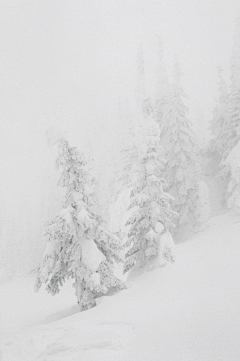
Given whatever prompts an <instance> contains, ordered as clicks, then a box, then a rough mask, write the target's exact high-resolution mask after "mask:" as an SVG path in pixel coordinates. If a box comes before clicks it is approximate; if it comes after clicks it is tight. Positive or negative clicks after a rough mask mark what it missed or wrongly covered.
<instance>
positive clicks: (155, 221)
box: [124, 119, 175, 272]
mask: <svg viewBox="0 0 240 361" xmlns="http://www.w3.org/2000/svg"><path fill="white" fill-rule="evenodd" d="M159 135H160V131H159V126H158V124H157V123H156V122H155V121H153V120H149V119H148V120H146V125H144V127H143V134H142V137H141V138H140V139H138V142H137V143H136V147H137V148H138V159H137V163H136V168H135V173H134V176H133V177H132V182H131V187H132V192H131V198H130V210H131V216H130V217H129V219H128V220H127V225H129V226H130V229H129V232H128V236H127V237H128V239H127V242H126V244H125V247H126V248H128V251H127V253H126V262H125V265H124V272H127V271H129V270H130V269H131V268H132V267H134V268H139V267H143V266H145V265H147V264H149V262H150V261H151V260H152V259H153V258H154V257H157V255H158V250H159V242H160V235H161V233H162V232H164V230H168V229H171V228H172V227H173V222H172V219H173V217H174V215H175V214H174V212H173V211H172V209H171V201H172V200H173V197H172V196H170V194H168V193H166V192H164V188H165V187H166V184H165V180H164V178H163V177H162V170H163V168H164V160H163V149H162V147H161V146H160V139H159ZM168 259H169V260H170V261H173V258H172V256H171V253H170V254H169V258H168Z"/></svg>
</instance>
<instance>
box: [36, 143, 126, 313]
mask: <svg viewBox="0 0 240 361" xmlns="http://www.w3.org/2000/svg"><path fill="white" fill-rule="evenodd" d="M56 166H57V168H60V169H61V176H60V179H59V186H61V187H64V188H65V189H66V193H65V197H64V200H63V210H62V211H61V213H60V214H59V215H58V216H57V217H55V218H54V219H52V220H50V221H49V222H48V223H47V224H46V229H45V237H46V240H47V247H46V250H45V253H44V255H43V259H42V261H41V263H40V264H39V266H38V269H37V279H36V285H35V290H36V291H38V289H39V288H40V287H41V285H42V284H43V283H45V284H46V290H47V291H48V292H50V293H52V294H53V295H54V294H56V293H58V292H59V290H60V286H62V284H63V282H64V281H65V279H66V278H69V277H70V278H73V279H74V280H75V284H74V286H75V289H76V296H77V300H78V303H79V305H80V310H84V309H87V308H90V307H93V306H94V305H95V298H96V297H97V295H98V294H99V293H106V292H107V291H108V289H109V288H111V287H117V288H119V289H120V288H123V284H122V282H121V281H120V280H118V279H117V278H116V277H115V276H114V275H113V260H115V261H117V262H119V261H121V259H120V257H119V255H118V253H119V250H120V244H119V240H118V238H117V237H115V236H114V235H112V234H111V233H109V232H108V231H107V230H106V229H104V228H103V227H102V226H101V219H100V217H99V216H98V215H97V214H96V212H95V211H94V208H96V203H95V199H94V189H95V185H96V181H95V178H94V177H93V176H91V175H90V174H89V173H88V171H87V169H86V162H85V159H84V155H83V154H81V153H80V152H78V150H77V148H75V147H70V146H69V144H68V142H67V141H66V140H65V139H60V140H59V141H58V157H57V160H56Z"/></svg>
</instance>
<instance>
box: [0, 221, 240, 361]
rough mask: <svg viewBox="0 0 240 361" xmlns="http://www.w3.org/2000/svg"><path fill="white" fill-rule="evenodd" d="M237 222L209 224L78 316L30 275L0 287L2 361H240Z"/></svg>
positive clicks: (68, 292)
mask: <svg viewBox="0 0 240 361" xmlns="http://www.w3.org/2000/svg"><path fill="white" fill-rule="evenodd" d="M239 233H240V219H239V217H235V218H233V217H231V216H230V215H228V214H224V215H221V216H219V217H215V218H212V219H211V220H210V221H209V223H208V224H207V227H206V230H205V231H204V232H201V233H198V234H196V235H195V236H194V237H193V238H192V239H191V240H190V241H188V242H185V243H183V244H179V245H177V246H176V253H177V254H176V263H175V264H173V265H168V266H167V267H164V268H159V269H155V270H153V271H151V272H146V273H144V274H142V275H140V276H139V277H136V278H135V279H132V280H131V281H130V282H128V283H127V286H128V288H127V289H126V290H123V291H121V292H119V293H112V294H111V295H107V296H104V297H102V298H100V299H98V301H97V307H95V308H93V309H90V310H89V311H86V312H81V313H78V312H77V306H76V300H75V296H74V290H73V289H72V288H71V284H70V283H69V284H66V285H65V286H64V287H63V289H62V290H61V292H60V294H58V295H56V296H54V297H50V296H49V295H48V294H46V293H45V292H44V290H41V292H40V293H39V294H35V293H34V292H33V283H34V280H33V278H32V277H27V278H19V279H15V280H14V281H12V282H9V283H5V284H4V285H2V286H1V287H0V292H1V295H0V312H1V314H0V317H1V322H0V336H1V348H0V349H1V353H0V359H1V361H20V360H22V361H34V360H36V361H37V360H38V361H44V360H45V361H63V360H64V361H70V360H71V361H79V360H84V361H88V360H89V361H92V360H94V361H95V360H97V361H98V360H99V361H102V360H104V361H108V360H109V361H110V360H111V361H112V360H114V361H118V360H119V361H120V360H121V361H127V360H129V361H130V360H138V361H143V360H151V361H160V360H162V361H193V360H194V361H217V360H218V361H228V360H229V361H230V360H231V361H239V360H240V344H239V339H240V312H239V299H240V287H239V271H240V242H239Z"/></svg>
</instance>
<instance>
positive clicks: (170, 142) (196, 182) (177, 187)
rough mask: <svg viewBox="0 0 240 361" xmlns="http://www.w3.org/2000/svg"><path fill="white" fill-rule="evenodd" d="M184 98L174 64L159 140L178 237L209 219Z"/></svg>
mask: <svg viewBox="0 0 240 361" xmlns="http://www.w3.org/2000/svg"><path fill="white" fill-rule="evenodd" d="M186 97H187V95H186V94H185V92H184V91H183V89H182V86H181V71H180V69H179V65H178V64H177V63H175V68H174V84H173V85H172V88H171V91H170V93H169V102H168V110H167V114H166V121H165V122H164V126H163V129H162V134H161V139H162V144H163V147H164V148H165V150H166V152H165V158H166V166H165V170H164V176H165V179H166V182H167V184H168V186H169V188H168V192H169V193H170V194H171V195H172V196H173V197H174V198H175V201H174V210H175V211H176V212H178V214H179V216H178V219H177V221H176V228H175V232H178V234H179V235H180V234H181V236H180V237H182V235H184V234H186V232H187V231H189V230H190V229H191V228H192V227H193V226H194V225H195V224H198V223H202V222H203V221H204V220H206V219H207V218H208V215H209V205H208V189H207V186H206V184H205V182H204V181H203V180H201V176H200V166H199V161H198V157H197V153H196V137H195V134H194V132H193V127H192V123H191V122H190V120H189V119H188V118H187V111H188V108H187V107H186V106H185V104H184V98H186Z"/></svg>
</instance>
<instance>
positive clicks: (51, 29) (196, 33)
mask: <svg viewBox="0 0 240 361" xmlns="http://www.w3.org/2000/svg"><path fill="white" fill-rule="evenodd" d="M237 5H238V2H237V1H236V0H214V1H213V0H211V1H209V0H201V1H199V0H198V1H196V0H181V1H179V0H108V1H107V0H102V1H90V0H88V1H86V0H72V1H67V0H64V1H63V0H1V1H0V33H1V36H0V49H1V56H0V89H1V110H0V116H1V117H0V121H1V132H0V149H1V154H5V155H4V157H8V158H10V160H11V162H15V163H18V167H19V168H20V165H19V164H20V163H21V162H22V161H23V159H25V160H24V161H25V163H26V164H27V165H26V164H25V169H26V167H28V168H29V169H31V167H33V165H34V164H38V165H39V164H41V163H44V161H45V157H46V156H47V154H48V152H49V149H47V148H46V145H45V140H44V138H45V135H44V132H45V130H46V129H47V128H48V127H50V126H59V127H62V128H65V129H67V131H68V134H69V137H70V140H71V143H72V144H73V143H74V144H76V143H77V144H78V143H79V142H80V140H81V141H83V143H85V145H88V143H89V142H91V143H92V147H93V148H94V154H95V157H96V158H97V162H101V160H100V158H101V151H102V149H103V148H106V147H107V148H108V149H109V150H111V149H112V148H111V147H112V146H113V145H114V143H115V140H116V137H117V136H118V126H119V124H118V122H119V119H118V104H119V99H120V100H121V101H123V103H124V102H125V101H126V98H128V102H129V104H130V108H132V109H134V107H135V104H134V90H135V86H136V58H137V48H138V45H139V43H140V42H141V41H143V43H144V50H145V53H146V54H147V56H148V58H149V59H150V60H151V56H152V59H153V62H154V52H155V49H154V39H155V38H154V36H155V34H158V35H159V36H160V37H161V39H162V41H163V43H164V60H165V65H166V68H167V72H168V75H169V77H171V73H172V63H173V59H174V56H175V55H176V56H177V58H178V60H179V62H180V65H181V69H182V72H183V73H184V78H183V86H184V88H185V91H186V93H187V94H188V95H189V97H190V99H189V101H188V105H189V106H190V114H189V117H190V119H191V120H192V121H193V122H195V123H196V122H197V120H199V119H204V120H205V122H206V121H207V120H209V118H210V117H211V112H212V108H213V106H214V97H215V96H216V95H217V94H216V89H217V85H216V82H217V76H216V66H217V64H218V63H220V64H221V65H222V66H223V68H224V70H225V74H226V75H227V76H228V75H229V59H230V55H231V48H232V35H233V28H234V20H235V13H236V9H237ZM151 54H152V55H151ZM152 66H155V64H153V65H152V64H151V62H150V63H149V64H148V67H150V68H151V67H152ZM149 92H151V89H149ZM198 129H199V127H198ZM86 134H88V138H87V139H86ZM18 159H19V161H18ZM20 159H21V161H20ZM4 166H5V164H4V161H3V162H2V164H1V167H3V169H4ZM8 168H9V170H10V169H11V167H10V166H8Z"/></svg>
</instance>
